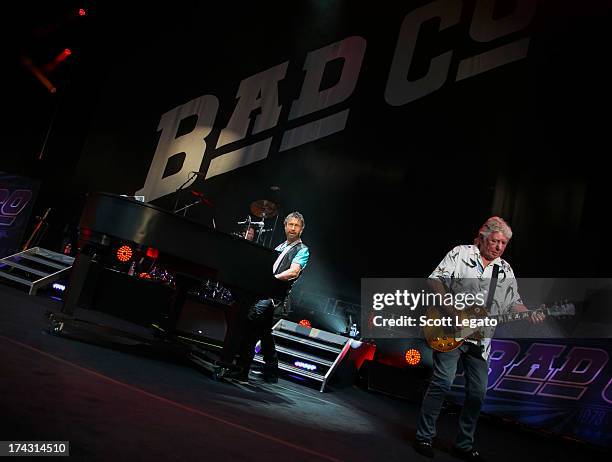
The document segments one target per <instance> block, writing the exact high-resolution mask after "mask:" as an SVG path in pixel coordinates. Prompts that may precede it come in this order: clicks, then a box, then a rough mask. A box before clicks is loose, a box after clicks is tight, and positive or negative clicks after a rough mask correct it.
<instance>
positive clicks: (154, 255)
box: [147, 247, 159, 259]
mask: <svg viewBox="0 0 612 462" xmlns="http://www.w3.org/2000/svg"><path fill="white" fill-rule="evenodd" d="M147 257H149V258H153V259H157V257H159V250H157V249H154V248H153V247H149V248H148V249H147Z"/></svg>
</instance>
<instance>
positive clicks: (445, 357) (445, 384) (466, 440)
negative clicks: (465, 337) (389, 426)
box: [416, 342, 489, 450]
mask: <svg viewBox="0 0 612 462" xmlns="http://www.w3.org/2000/svg"><path fill="white" fill-rule="evenodd" d="M433 359H434V367H433V375H432V378H431V382H430V384H429V388H428V389H427V392H426V393H425V397H424V398H423V404H422V405H421V412H420V415H419V421H418V424H417V431H416V438H417V440H419V441H429V442H431V440H432V439H433V438H434V436H436V421H437V420H438V416H439V415H440V409H441V408H442V403H443V402H444V397H445V396H446V394H447V393H448V391H449V390H450V387H451V384H452V383H453V381H454V379H455V374H456V372H457V363H458V362H459V360H461V361H462V364H463V369H464V370H465V392H466V397H465V402H464V404H463V409H462V410H461V416H460V417H459V432H458V434H457V440H456V443H455V445H456V446H457V447H458V448H459V449H463V450H468V449H472V448H473V447H474V432H475V431H476V423H477V421H478V416H479V415H480V409H481V407H482V402H483V401H484V398H485V394H486V393H487V379H488V372H489V364H488V362H487V361H486V360H485V359H484V358H483V357H482V354H481V350H480V347H479V346H477V345H475V344H473V343H469V342H465V343H464V344H463V345H461V346H460V347H459V348H457V349H455V350H453V351H449V352H446V353H440V352H437V351H434V356H433Z"/></svg>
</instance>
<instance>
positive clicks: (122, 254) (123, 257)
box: [117, 245, 132, 263]
mask: <svg viewBox="0 0 612 462" xmlns="http://www.w3.org/2000/svg"><path fill="white" fill-rule="evenodd" d="M131 258H132V248H131V247H130V246H129V245H122V246H121V247H119V248H118V249H117V260H119V261H120V262H122V263H125V262H127V261H130V259H131Z"/></svg>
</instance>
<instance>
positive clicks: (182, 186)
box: [172, 172, 197, 213]
mask: <svg viewBox="0 0 612 462" xmlns="http://www.w3.org/2000/svg"><path fill="white" fill-rule="evenodd" d="M196 176H197V175H196V172H191V175H190V176H189V178H187V181H185V182H184V183H183V184H182V185H180V186H179V187H178V189H177V190H176V200H175V201H174V207H173V208H172V213H178V212H180V211H181V210H183V209H187V208H188V207H191V206H192V205H195V203H194V204H190V205H188V206H187V207H183V208H182V209H180V210H177V207H178V203H179V198H180V195H181V191H182V190H183V188H184V187H185V185H186V184H187V183H189V182H190V181H191V180H193V179H194V178H195V177H196Z"/></svg>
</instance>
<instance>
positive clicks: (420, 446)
mask: <svg viewBox="0 0 612 462" xmlns="http://www.w3.org/2000/svg"><path fill="white" fill-rule="evenodd" d="M412 447H413V448H414V450H415V451H416V452H418V453H419V454H421V455H422V456H425V457H429V458H430V459H431V458H432V457H433V456H434V450H433V446H432V445H431V443H430V442H429V441H418V440H417V441H415V442H414V444H413V445H412Z"/></svg>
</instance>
